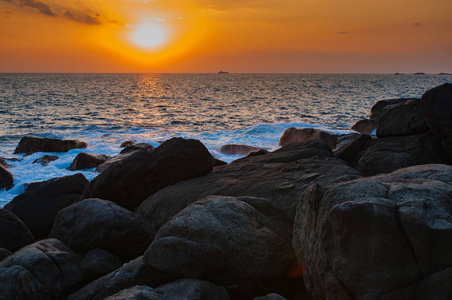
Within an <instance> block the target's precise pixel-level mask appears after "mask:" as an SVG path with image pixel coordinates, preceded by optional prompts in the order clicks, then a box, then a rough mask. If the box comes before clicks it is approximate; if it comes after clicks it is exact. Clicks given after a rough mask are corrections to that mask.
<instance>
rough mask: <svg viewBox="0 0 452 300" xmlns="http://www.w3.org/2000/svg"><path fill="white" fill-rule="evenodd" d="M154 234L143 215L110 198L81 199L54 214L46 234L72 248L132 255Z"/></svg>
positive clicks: (149, 241)
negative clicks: (50, 226) (50, 230)
mask: <svg viewBox="0 0 452 300" xmlns="http://www.w3.org/2000/svg"><path fill="white" fill-rule="evenodd" d="M154 234H155V232H153V231H152V229H151V226H150V225H149V223H148V221H147V220H146V219H144V218H143V217H141V216H139V215H137V214H135V213H133V212H131V211H129V210H127V209H125V208H123V207H121V206H119V205H117V204H115V203H113V202H111V201H106V200H100V199H85V200H83V201H81V202H78V203H75V204H73V205H71V206H69V207H67V208H65V209H63V210H61V211H60V212H59V213H58V214H57V215H56V217H55V222H54V224H53V229H52V232H51V233H50V236H51V237H54V238H57V239H59V240H61V241H62V242H63V243H65V244H66V245H68V246H69V248H71V249H72V250H74V251H76V252H82V253H86V252H88V251H89V250H93V249H96V248H99V249H103V250H106V251H108V252H110V253H112V254H114V255H116V256H118V257H119V258H121V259H132V258H136V257H138V256H140V255H142V254H143V253H144V251H145V250H146V248H147V247H148V246H149V244H150V243H151V241H152V239H153V238H154Z"/></svg>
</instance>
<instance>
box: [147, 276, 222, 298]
mask: <svg viewBox="0 0 452 300" xmlns="http://www.w3.org/2000/svg"><path fill="white" fill-rule="evenodd" d="M155 290H156V292H157V293H159V294H162V295H163V296H165V299H171V300H202V299H205V300H229V294H228V292H227V291H226V289H225V288H224V287H222V286H218V285H215V284H213V283H211V282H208V281H204V280H199V279H193V278H189V279H179V280H176V281H173V282H170V283H167V284H164V285H162V286H159V287H158V288H156V289H155Z"/></svg>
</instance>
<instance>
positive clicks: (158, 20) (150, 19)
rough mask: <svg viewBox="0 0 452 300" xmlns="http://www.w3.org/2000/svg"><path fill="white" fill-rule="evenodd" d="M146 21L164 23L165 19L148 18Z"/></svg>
mask: <svg viewBox="0 0 452 300" xmlns="http://www.w3.org/2000/svg"><path fill="white" fill-rule="evenodd" d="M147 20H148V21H157V22H165V21H166V20H165V19H162V18H149V19H147Z"/></svg>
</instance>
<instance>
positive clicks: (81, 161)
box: [69, 152, 111, 171]
mask: <svg viewBox="0 0 452 300" xmlns="http://www.w3.org/2000/svg"><path fill="white" fill-rule="evenodd" d="M110 159H111V156H110V155H106V154H93V153H85V152H82V153H79V154H77V156H76V157H75V159H74V161H73V162H72V163H71V165H70V166H69V170H71V171H76V170H84V169H91V168H96V167H98V166H99V165H101V164H103V163H104V162H106V161H108V160H110Z"/></svg>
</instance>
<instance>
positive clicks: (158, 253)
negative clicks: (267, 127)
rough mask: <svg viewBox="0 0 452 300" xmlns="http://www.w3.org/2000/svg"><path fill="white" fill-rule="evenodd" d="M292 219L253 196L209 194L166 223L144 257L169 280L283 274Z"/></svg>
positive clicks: (289, 262)
mask: <svg viewBox="0 0 452 300" xmlns="http://www.w3.org/2000/svg"><path fill="white" fill-rule="evenodd" d="M292 226H293V223H292V219H291V218H290V217H289V216H288V215H286V213H285V212H284V211H282V210H281V209H278V208H277V207H276V206H274V205H272V204H271V203H269V202H267V201H264V200H262V199H259V198H250V197H240V198H232V197H221V196H212V197H208V198H206V199H204V200H202V201H198V202H195V203H193V204H192V205H190V206H188V207H187V208H185V209H184V210H183V211H181V212H180V213H179V214H177V215H176V216H175V217H174V218H173V219H172V220H170V221H169V222H168V223H166V224H165V225H164V226H163V227H162V228H161V229H160V230H159V232H158V233H157V235H156V237H155V239H154V241H153V242H152V244H151V246H149V248H148V249H147V250H146V253H145V255H144V261H145V263H147V264H148V265H149V266H152V267H154V268H156V269H157V270H159V271H161V272H162V273H163V274H166V275H168V276H169V277H172V278H200V279H205V280H208V281H212V282H214V283H217V284H231V283H240V282H260V281H262V280H266V279H275V278H281V277H282V278H285V277H286V276H287V274H288V271H289V270H290V268H291V267H292V266H293V265H294V264H295V263H294V257H293V252H292V247H291V235H292Z"/></svg>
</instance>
